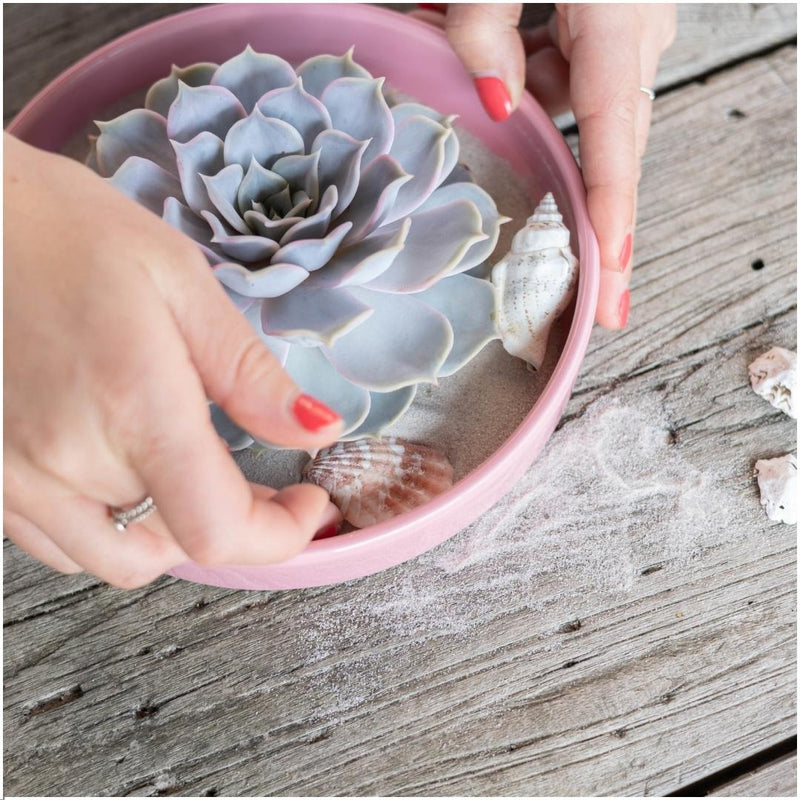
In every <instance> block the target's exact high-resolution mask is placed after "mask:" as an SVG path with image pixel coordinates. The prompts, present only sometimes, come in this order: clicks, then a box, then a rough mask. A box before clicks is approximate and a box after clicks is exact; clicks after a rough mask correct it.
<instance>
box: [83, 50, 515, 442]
mask: <svg viewBox="0 0 800 800" xmlns="http://www.w3.org/2000/svg"><path fill="white" fill-rule="evenodd" d="M453 120H454V117H448V116H443V115H442V114H439V113H438V112H437V111H435V110H433V109H431V108H428V107H426V106H423V105H420V104H418V103H413V102H402V103H397V104H393V105H390V104H389V102H387V99H386V96H385V94H384V91H383V79H380V78H378V79H375V78H373V77H372V76H371V75H370V73H369V72H367V70H366V69H364V68H363V67H362V66H360V65H358V64H357V63H356V62H355V61H354V60H353V58H352V51H350V52H348V53H346V54H345V55H344V56H341V57H334V56H330V55H321V56H316V57H313V58H310V59H308V60H307V61H305V62H304V63H303V64H301V65H300V66H299V67H297V69H294V68H293V67H292V66H291V65H290V64H289V63H287V62H286V61H284V60H283V59H281V58H279V57H277V56H275V55H267V54H261V53H257V52H255V51H253V50H252V49H251V48H250V47H248V48H247V49H245V50H244V52H242V53H240V54H239V55H237V56H235V57H234V58H231V59H230V60H228V61H226V62H225V63H223V64H221V65H219V66H218V65H216V64H208V63H201V64H194V65H192V66H190V67H187V68H183V69H181V68H177V67H173V69H172V72H171V74H170V75H169V77H167V78H164V79H163V80H160V81H158V82H157V83H155V84H154V85H153V86H152V87H151V88H150V90H149V92H148V93H147V98H146V101H145V107H144V108H137V109H134V110H132V111H128V112H127V113H125V114H122V115H121V116H119V117H117V118H116V119H114V120H111V121H109V122H102V123H97V124H98V127H99V129H100V133H99V136H97V137H96V139H94V141H93V143H92V152H91V153H90V156H89V160H88V163H89V164H90V165H91V166H93V167H94V168H95V169H96V170H97V171H98V172H99V173H100V174H101V175H103V176H104V177H106V178H107V179H108V180H109V181H110V183H111V184H113V185H114V186H116V187H117V188H118V189H120V190H121V191H123V192H124V193H125V194H127V195H128V196H129V197H131V198H133V199H134V200H136V201H138V202H139V203H141V204H143V205H144V206H146V207H147V208H149V209H150V210H151V211H153V212H154V213H156V214H158V215H159V216H161V217H163V219H165V220H166V221H167V222H168V223H169V224H171V225H173V226H174V227H176V228H178V229H179V230H181V231H183V232H184V233H185V234H187V235H189V236H190V237H191V238H192V239H194V240H195V241H196V242H197V244H198V245H199V246H200V247H201V248H202V251H203V252H204V253H205V255H206V257H207V258H208V261H209V263H210V264H211V267H212V268H213V269H214V272H215V274H216V277H217V278H218V279H219V281H220V283H221V284H222V285H223V287H224V288H225V290H226V291H227V293H228V295H229V296H230V298H231V300H232V301H233V302H234V303H235V304H236V306H237V307H238V308H239V309H240V310H241V311H242V312H243V313H244V314H245V315H246V317H247V318H248V320H249V321H250V322H251V323H252V325H253V327H254V328H255V330H256V331H257V332H258V334H259V335H260V337H261V338H262V339H263V341H264V343H265V344H266V345H267V347H269V348H270V350H271V351H272V352H273V353H274V354H275V355H276V356H277V357H278V358H279V360H280V361H281V362H282V363H283V365H284V367H285V369H286V370H287V371H288V373H289V374H290V375H291V376H292V378H293V379H294V380H295V381H296V382H297V383H298V384H299V386H300V387H301V388H302V389H303V391H306V392H309V393H310V394H313V395H315V396H316V397H319V398H320V399H321V400H323V401H324V402H326V403H327V404H328V405H330V406H331V407H332V408H334V409H335V410H336V411H338V412H339V413H340V414H341V415H342V416H343V418H344V421H345V432H344V438H358V437H361V436H364V435H373V434H375V435H376V434H378V433H379V431H380V430H382V429H383V428H384V427H386V426H387V425H388V424H390V423H391V422H392V421H394V420H395V419H397V418H398V417H399V416H400V415H401V414H402V413H403V412H404V411H405V410H406V409H407V408H408V406H409V405H410V404H411V401H412V400H413V397H414V393H415V391H416V387H417V385H418V384H419V383H421V382H436V380H437V379H438V378H440V377H443V376H447V375H451V374H452V373H454V372H456V371H457V370H458V369H459V368H460V367H462V366H463V365H464V364H465V363H466V362H467V361H468V360H469V359H471V358H472V357H473V356H474V355H475V354H476V353H477V352H478V351H479V350H480V349H481V348H482V347H483V345H484V344H485V343H486V342H487V341H489V340H490V339H492V338H495V337H496V334H495V330H494V325H493V312H494V303H495V301H494V293H493V289H492V286H491V284H490V283H489V282H488V281H486V280H483V279H481V278H479V277H476V276H475V275H471V274H466V273H467V272H468V271H474V268H476V267H478V266H479V265H481V264H482V263H483V262H484V261H485V259H486V258H487V257H488V256H489V254H490V253H491V252H492V250H493V249H494V246H495V244H496V242H497V237H498V229H499V226H500V224H501V223H502V222H503V221H504V218H502V217H500V216H499V214H498V212H497V208H496V206H495V203H494V201H493V200H492V199H491V197H490V196H489V195H488V194H487V193H486V192H484V191H483V190H482V189H481V188H480V187H478V186H477V185H476V184H475V183H473V182H471V180H470V178H469V173H468V172H467V171H466V170H465V169H464V168H463V167H462V166H460V165H459V164H458V158H459V143H458V139H457V137H456V134H455V131H454V130H453V127H452V123H453ZM212 418H213V419H214V422H215V424H216V425H217V428H218V430H219V432H220V433H221V435H223V436H224V437H225V438H226V440H227V441H228V443H229V445H230V446H231V448H232V449H241V448H244V447H247V446H249V445H250V444H252V442H253V440H252V439H251V437H250V436H249V434H247V433H246V432H245V431H242V430H241V429H240V428H238V426H236V425H235V424H234V423H233V422H232V421H231V420H229V419H228V418H227V417H226V416H225V414H224V413H223V412H222V410H221V409H219V408H215V407H213V406H212Z"/></svg>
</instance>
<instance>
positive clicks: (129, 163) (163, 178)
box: [106, 156, 184, 217]
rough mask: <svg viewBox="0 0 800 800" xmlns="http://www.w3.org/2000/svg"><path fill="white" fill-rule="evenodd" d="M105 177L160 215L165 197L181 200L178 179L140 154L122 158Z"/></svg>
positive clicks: (132, 198) (181, 195) (133, 198)
mask: <svg viewBox="0 0 800 800" xmlns="http://www.w3.org/2000/svg"><path fill="white" fill-rule="evenodd" d="M106 180H107V181H108V182H109V183H110V184H111V185H112V186H114V187H116V188H117V189H119V190H120V191H121V192H122V193H123V194H125V195H127V196H128V197H130V198H131V200H135V201H136V202H137V203H139V204H140V205H143V206H144V207H145V208H149V209H150V211H152V212H153V213H154V214H157V215H158V216H159V217H160V216H161V215H162V213H163V211H164V201H165V200H166V199H167V198H168V197H175V198H176V199H178V200H181V201H183V199H184V197H183V192H182V191H181V184H180V182H179V181H178V178H177V177H176V176H175V175H172V174H171V173H169V172H167V171H166V170H165V169H162V168H161V167H159V166H158V164H154V163H153V162H152V161H149V160H148V159H146V158H142V157H141V156H130V157H129V158H127V159H125V161H124V162H123V164H122V166H121V167H120V168H119V169H118V170H117V171H116V172H115V173H114V174H113V175H112V176H111V177H110V178H106Z"/></svg>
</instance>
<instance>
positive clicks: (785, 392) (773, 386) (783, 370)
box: [748, 347, 797, 419]
mask: <svg viewBox="0 0 800 800" xmlns="http://www.w3.org/2000/svg"><path fill="white" fill-rule="evenodd" d="M748 371H749V373H750V385H751V386H752V387H753V391H754V392H755V393H756V394H757V395H759V396H760V397H763V398H764V399H765V400H768V401H769V402H770V403H771V404H772V405H773V406H775V408H777V409H780V410H781V411H783V412H784V414H788V415H789V416H790V417H791V418H792V419H797V411H796V410H795V407H794V397H795V394H796V390H797V353H793V352H792V351H791V350H786V349H784V348H783V347H773V348H772V349H771V350H767V352H766V353H764V354H763V355H761V356H759V357H758V358H757V359H756V360H755V361H754V362H753V363H752V364H751V365H750V366H749V367H748Z"/></svg>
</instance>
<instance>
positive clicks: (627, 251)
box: [619, 233, 633, 272]
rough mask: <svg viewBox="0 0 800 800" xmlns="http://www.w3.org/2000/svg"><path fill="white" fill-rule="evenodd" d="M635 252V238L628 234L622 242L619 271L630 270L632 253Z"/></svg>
mask: <svg viewBox="0 0 800 800" xmlns="http://www.w3.org/2000/svg"><path fill="white" fill-rule="evenodd" d="M632 251H633V236H632V235H631V234H630V233H628V234H627V235H626V236H625V239H624V241H623V242H622V249H621V250H620V251H619V271H620V272H625V270H626V269H627V268H628V262H629V261H630V260H631V252H632Z"/></svg>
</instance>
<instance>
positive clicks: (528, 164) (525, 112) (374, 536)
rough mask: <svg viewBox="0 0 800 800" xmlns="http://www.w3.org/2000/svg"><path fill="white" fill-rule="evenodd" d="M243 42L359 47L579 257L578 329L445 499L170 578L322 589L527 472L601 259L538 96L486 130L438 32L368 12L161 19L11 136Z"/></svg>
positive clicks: (548, 422) (417, 542)
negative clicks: (502, 167)
mask: <svg viewBox="0 0 800 800" xmlns="http://www.w3.org/2000/svg"><path fill="white" fill-rule="evenodd" d="M247 44H250V45H252V46H253V47H254V48H255V49H256V50H260V51H262V52H271V53H276V54H278V55H280V56H282V57H283V58H285V59H287V60H288V61H290V62H292V63H295V64H297V63H299V62H300V61H303V60H304V59H306V58H308V57H309V56H312V55H316V54H319V53H334V54H340V53H343V52H344V51H346V50H347V49H348V48H349V47H351V46H353V45H354V46H355V57H356V59H357V60H358V61H359V62H360V63H361V64H363V65H364V66H365V67H366V68H367V69H369V70H370V71H371V72H372V73H373V74H374V75H384V76H386V78H387V81H388V82H389V84H390V85H392V86H393V87H395V88H396V89H398V90H400V91H401V92H403V93H405V94H408V95H412V96H414V97H416V98H418V99H419V100H421V101H422V102H424V103H426V104H428V105H431V106H433V107H435V108H437V109H438V110H440V111H443V112H447V113H455V114H458V115H459V124H460V125H462V126H463V127H464V128H466V129H467V130H468V131H469V132H470V133H472V134H474V135H475V136H477V137H479V138H480V139H481V140H482V142H483V143H484V145H485V146H486V147H488V148H489V149H490V150H491V151H493V152H494V153H495V154H497V155H499V156H501V157H502V158H504V159H506V160H507V161H508V162H510V164H511V165H512V166H513V167H514V169H515V171H516V172H517V174H518V175H520V176H521V177H522V178H523V179H524V180H525V181H526V184H527V185H528V186H529V191H530V196H531V208H533V205H534V204H535V202H536V201H537V200H538V199H539V197H540V195H541V193H543V191H544V190H549V191H552V192H553V194H554V195H555V198H556V201H557V203H558V205H559V208H560V210H561V211H562V213H563V215H564V218H565V223H566V224H567V225H568V226H569V228H570V230H571V231H572V234H573V241H572V245H573V249H574V251H575V252H576V253H577V254H578V255H579V257H580V261H581V266H580V278H579V285H578V294H577V299H576V303H575V311H574V314H573V321H572V324H571V327H570V331H569V335H568V338H567V342H566V345H565V347H564V350H563V353H562V355H561V357H560V359H559V361H558V364H557V365H556V368H555V371H554V373H553V375H552V377H551V379H550V380H549V381H548V383H547V385H546V387H545V389H544V391H543V392H542V394H541V395H540V396H539V398H538V399H537V401H536V403H535V404H534V406H533V408H532V409H531V411H530V413H529V414H528V415H527V416H526V418H525V419H524V420H523V422H522V423H521V424H520V425H519V427H518V428H517V429H516V430H515V431H514V433H513V434H512V435H511V436H510V437H509V438H508V439H507V440H506V441H505V442H504V443H503V445H502V446H501V447H500V448H498V450H497V451H496V452H495V453H494V454H493V455H492V456H491V457H490V458H489V459H487V460H486V461H485V462H484V463H483V464H482V465H481V466H480V467H479V468H478V469H476V470H474V471H473V472H471V473H470V474H469V475H467V476H466V477H465V478H464V479H462V480H461V481H459V482H458V483H457V484H456V485H455V486H454V487H453V488H452V489H451V490H450V491H448V492H446V493H444V494H442V495H440V496H439V497H437V498H435V499H434V500H433V501H431V502H430V503H428V504H426V505H424V506H422V507H420V508H418V509H415V510H414V511H411V512H409V513H407V514H403V515H402V516H399V517H396V518H394V519H392V520H388V521H386V522H384V523H381V524H379V525H375V526H372V527H370V528H366V529H363V530H361V531H356V532H354V533H349V534H345V535H342V536H338V537H333V538H330V539H323V540H321V541H316V542H312V543H311V544H310V545H309V547H308V548H307V549H306V550H305V552H303V553H302V554H301V555H299V556H298V557H296V558H294V559H292V560H291V561H288V562H285V563H283V564H278V565H272V566H265V567H235V566H231V567H202V566H199V565H197V564H193V563H187V564H184V565H181V566H180V567H177V568H175V569H174V570H172V573H171V574H173V575H176V576H178V577H181V578H185V579H187V580H192V581H196V582H198V583H205V584H210V585H215V586H227V587H231V588H241V589H289V588H301V587H308V586H321V585H325V584H330V583H337V582H341V581H345V580H350V579H352V578H358V577H362V576H364V575H369V574H371V573H374V572H378V571H380V570H382V569H386V568H388V567H390V566H393V565H395V564H399V563H400V562H402V561H405V560H407V559H409V558H413V557H414V556H417V555H419V554H420V553H423V552H425V551H426V550H428V549H430V548H432V547H434V546H435V545H437V544H439V543H440V542H442V541H444V540H445V539H447V538H448V537H450V536H452V535H453V534H455V533H457V532H458V531H460V530H461V529H462V528H464V527H466V526H467V525H469V524H470V523H471V522H473V521H474V520H475V519H477V518H478V517H479V516H480V515H481V514H483V513H484V512H485V511H486V510H488V509H489V508H490V507H491V506H492V505H493V504H494V503H495V502H496V501H497V500H498V499H500V497H502V495H503V494H505V493H506V492H507V491H508V490H509V489H510V488H511V486H512V485H513V484H514V482H515V481H516V480H517V479H518V478H519V477H520V476H521V475H522V473H523V472H524V471H525V470H526V469H527V468H528V467H529V466H530V464H531V463H532V462H533V460H534V459H535V458H536V456H537V455H538V454H539V452H540V451H541V449H542V448H543V447H544V444H545V442H546V441H547V439H548V438H549V436H550V435H551V433H552V432H553V430H554V429H555V426H556V425H557V423H558V421H559V419H560V417H561V415H562V413H563V410H564V407H565V406H566V404H567V401H568V399H569V396H570V392H571V391H572V387H573V385H574V382H575V379H576V377H577V374H578V369H579V367H580V364H581V361H582V359H583V356H584V353H585V351H586V347H587V344H588V340H589V335H590V332H591V328H592V324H593V321H594V313H595V306H596V303H597V291H598V285H599V258H598V250H597V243H596V240H595V237H594V233H593V231H592V228H591V225H590V223H589V219H588V215H587V211H586V201H585V191H584V187H583V183H582V181H581V177H580V172H579V170H578V167H577V165H576V163H575V160H574V159H573V157H572V154H571V153H570V150H569V148H568V147H567V145H566V142H565V141H564V139H563V137H562V136H561V134H560V133H559V132H558V130H557V129H556V128H555V127H554V126H553V124H552V122H551V121H550V119H549V117H548V116H547V115H546V114H545V113H544V112H543V111H542V109H541V108H540V107H539V105H538V104H537V103H536V101H535V100H534V99H533V98H532V97H530V96H528V95H526V96H525V97H523V100H522V103H521V104H520V107H519V109H518V110H517V111H516V112H515V113H514V114H513V115H512V116H511V118H510V119H509V120H508V121H506V122H504V123H502V124H498V123H495V122H492V121H491V120H490V119H489V118H488V117H487V116H486V114H485V112H484V111H483V109H482V107H481V106H480V104H479V102H478V100H477V97H476V95H475V91H474V89H473V86H472V82H471V80H470V78H469V76H467V75H466V73H465V72H464V70H463V68H462V66H461V64H460V62H459V61H458V60H457V59H456V57H455V55H454V54H453V52H452V50H451V49H450V47H449V45H448V44H447V41H446V39H445V38H444V36H443V35H442V34H441V33H440V32H439V31H438V30H435V29H433V28H432V27H431V26H428V25H425V24H424V23H420V22H417V21H416V20H414V19H410V18H408V17H405V16H403V15H400V14H397V13H396V12H392V11H387V10H385V9H380V8H376V7H373V6H366V5H358V4H349V5H333V4H320V5H316V4H275V5H271V4H270V5H250V4H247V5H232V4H226V5H220V6H206V7H202V8H198V9H194V10H191V11H187V12H184V13H182V14H179V15H176V16H173V17H167V18H165V19H163V20H159V21H158V22H155V23H152V24H150V25H148V26H146V27H143V28H140V29H138V30H135V31H133V32H132V33H129V34H127V35H126V36H123V37H121V38H119V39H117V40H115V41H114V42H111V43H110V44H108V45H106V46H105V47H103V48H101V49H100V50H97V51H95V52H94V53H92V54H91V55H89V56H87V57H86V58H84V59H83V60H82V61H80V62H79V63H77V64H76V65H75V66H73V67H72V68H70V69H69V70H68V71H67V72H65V73H63V74H62V75H61V76H60V77H59V78H57V79H56V80H55V81H53V82H52V83H51V84H49V85H48V86H47V87H46V88H45V89H43V90H42V91H41V92H40V93H39V94H38V95H37V96H36V97H35V98H34V99H33V100H32V101H31V102H30V103H29V104H28V105H27V106H26V107H25V108H24V109H23V110H22V111H21V112H20V113H19V115H18V116H17V117H16V118H15V120H14V121H13V122H12V123H11V125H10V126H9V128H8V130H9V131H10V132H12V133H14V134H15V135H16V136H18V137H20V138H21V139H24V140H25V141H27V142H29V143H31V144H34V145H36V146H38V147H42V148H45V149H49V150H54V151H57V150H60V149H61V148H62V147H63V146H64V145H65V143H66V142H67V141H68V140H69V139H70V138H71V137H72V136H73V135H74V134H75V133H76V132H77V131H79V130H80V129H81V128H82V127H83V126H84V125H85V124H86V123H87V122H88V121H90V120H91V119H93V118H94V117H95V116H97V115H98V114H99V113H100V112H101V111H102V109H104V108H105V107H107V106H108V105H110V104H111V103H113V102H114V101H115V100H118V99H119V98H121V97H125V96H126V95H129V94H131V93H132V92H134V91H137V90H140V89H143V88H145V87H147V86H149V85H150V84H151V83H153V82H154V81H156V80H158V79H159V78H161V77H163V76H164V75H166V74H168V72H169V69H170V66H171V65H172V64H173V63H174V64H177V65H179V66H186V65H188V64H191V63H194V62H197V61H213V62H221V61H224V60H225V59H227V58H230V57H231V56H233V55H235V54H236V53H238V52H239V51H241V50H242V49H243V48H244V47H245V46H246V45H247Z"/></svg>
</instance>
